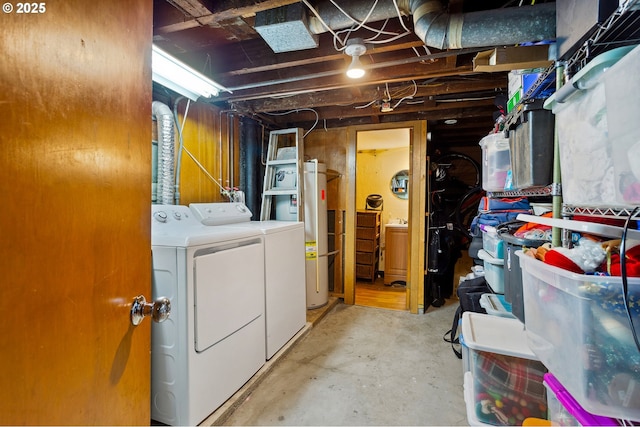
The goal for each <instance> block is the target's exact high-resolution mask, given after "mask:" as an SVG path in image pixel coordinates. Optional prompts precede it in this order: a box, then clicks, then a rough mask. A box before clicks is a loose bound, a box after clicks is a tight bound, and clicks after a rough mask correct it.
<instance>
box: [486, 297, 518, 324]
mask: <svg viewBox="0 0 640 427" xmlns="http://www.w3.org/2000/svg"><path fill="white" fill-rule="evenodd" d="M480 307H482V308H484V309H485V311H486V312H487V314H490V315H492V316H500V317H507V318H510V319H514V318H515V316H514V315H513V314H512V313H511V304H509V303H508V302H506V301H505V300H504V295H500V294H482V296H481V297H480Z"/></svg>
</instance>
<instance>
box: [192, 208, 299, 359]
mask: <svg viewBox="0 0 640 427" xmlns="http://www.w3.org/2000/svg"><path fill="white" fill-rule="evenodd" d="M189 207H190V208H191V210H192V211H193V213H194V215H195V216H196V218H197V219H199V220H200V221H201V222H202V223H203V224H205V225H220V224H224V225H225V226H228V227H238V228H242V229H248V230H257V231H259V232H260V233H262V234H263V236H264V247H265V251H264V255H265V258H264V259H265V262H264V277H265V337H266V358H267V359H271V358H272V357H273V355H274V354H275V353H276V352H278V350H280V349H281V348H282V347H283V346H284V345H285V344H286V343H287V342H288V341H289V340H290V339H291V338H292V337H293V336H294V335H295V334H296V333H298V331H300V329H302V328H303V327H304V325H305V324H306V322H307V309H306V289H305V280H306V279H305V278H306V275H305V234H304V223H303V222H298V221H251V212H250V211H249V210H248V208H247V207H246V206H245V205H244V204H242V203H192V204H190V205H189Z"/></svg>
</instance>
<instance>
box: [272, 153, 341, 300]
mask: <svg viewBox="0 0 640 427" xmlns="http://www.w3.org/2000/svg"><path fill="white" fill-rule="evenodd" d="M294 206H295V205H294V204H293V203H290V201H289V198H287V197H285V198H278V199H277V201H276V219H277V220H284V221H293V220H295V219H296V218H297V211H296V210H295V207H294ZM304 224H305V226H304V231H305V258H306V277H307V279H306V287H307V308H309V309H313V308H319V307H322V306H324V305H326V304H327V302H328V301H329V255H328V252H329V243H328V235H327V166H326V165H325V164H323V163H318V161H317V160H312V161H307V162H304Z"/></svg>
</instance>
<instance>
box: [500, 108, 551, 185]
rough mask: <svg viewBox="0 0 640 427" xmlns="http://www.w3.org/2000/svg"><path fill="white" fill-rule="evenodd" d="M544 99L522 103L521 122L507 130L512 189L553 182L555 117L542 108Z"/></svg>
mask: <svg viewBox="0 0 640 427" xmlns="http://www.w3.org/2000/svg"><path fill="white" fill-rule="evenodd" d="M543 103H544V100H542V99H534V100H531V101H530V102H527V103H524V104H522V111H521V116H520V123H519V124H518V125H517V126H516V127H513V128H512V129H510V130H509V154H510V158H511V171H512V174H511V180H512V183H511V188H510V189H512V190H525V189H527V188H531V187H543V186H547V185H549V184H551V182H552V181H553V162H551V161H550V159H552V158H553V139H554V129H555V120H554V116H553V114H552V113H551V111H549V110H545V109H544V108H543Z"/></svg>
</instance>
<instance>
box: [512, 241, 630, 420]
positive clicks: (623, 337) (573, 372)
mask: <svg viewBox="0 0 640 427" xmlns="http://www.w3.org/2000/svg"><path fill="white" fill-rule="evenodd" d="M516 255H517V256H518V257H519V259H520V266H521V268H522V282H523V283H522V285H523V288H524V306H525V312H526V314H527V315H526V319H525V325H526V330H527V338H528V343H529V346H530V347H531V349H532V350H533V352H534V353H535V354H536V355H537V356H538V358H539V359H540V361H542V363H544V364H545V366H546V367H547V368H548V369H549V372H551V373H552V374H553V375H554V376H555V377H556V378H558V380H559V381H560V382H561V383H562V385H563V386H564V387H565V388H566V389H567V390H568V391H569V392H570V393H571V395H572V396H573V397H574V398H575V399H576V400H577V401H578V402H579V403H580V405H581V406H582V407H583V408H584V409H585V410H587V411H588V412H590V413H592V414H597V415H602V416H607V417H613V418H623V419H629V420H636V421H638V420H640V373H639V369H640V350H639V349H638V348H637V347H636V344H635V341H634V337H633V334H632V332H631V327H630V323H629V319H628V318H627V311H626V308H625V304H624V301H623V296H622V295H623V294H622V279H621V278H620V277H611V276H596V275H586V274H585V275H582V274H575V273H571V272H569V271H567V270H563V269H561V268H558V267H554V266H551V265H548V264H545V263H544V262H542V261H538V260H537V259H535V258H533V257H531V256H529V255H526V254H524V253H523V252H522V251H517V252H516ZM628 285H629V298H628V300H629V303H630V306H631V311H630V313H631V317H632V319H633V321H634V324H635V325H636V328H638V327H639V326H640V278H629V279H628ZM638 329H640V328H638Z"/></svg>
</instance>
